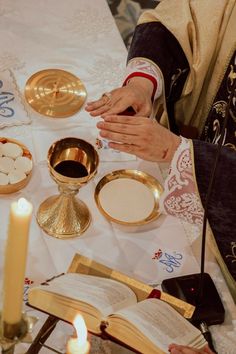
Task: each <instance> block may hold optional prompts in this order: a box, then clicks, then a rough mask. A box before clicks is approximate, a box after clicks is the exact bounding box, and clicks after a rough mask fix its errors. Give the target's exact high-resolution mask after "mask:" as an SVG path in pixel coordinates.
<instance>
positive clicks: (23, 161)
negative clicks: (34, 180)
mask: <svg viewBox="0 0 236 354" xmlns="http://www.w3.org/2000/svg"><path fill="white" fill-rule="evenodd" d="M14 167H15V169H17V170H18V171H21V172H24V173H26V174H28V173H30V171H31V170H32V160H31V159H29V158H28V157H26V156H19V157H17V158H16V160H15V162H14Z"/></svg>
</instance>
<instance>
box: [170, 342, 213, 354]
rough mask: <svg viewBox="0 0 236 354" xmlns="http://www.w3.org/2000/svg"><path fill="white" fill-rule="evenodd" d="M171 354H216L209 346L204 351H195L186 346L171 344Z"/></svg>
mask: <svg viewBox="0 0 236 354" xmlns="http://www.w3.org/2000/svg"><path fill="white" fill-rule="evenodd" d="M169 352H170V353H171V354H214V353H213V351H211V349H210V348H209V347H208V345H207V346H205V347H204V348H202V349H193V348H190V347H186V346H184V345H177V344H171V345H170V346H169Z"/></svg>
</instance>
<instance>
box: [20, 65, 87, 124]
mask: <svg viewBox="0 0 236 354" xmlns="http://www.w3.org/2000/svg"><path fill="white" fill-rule="evenodd" d="M25 98H26V100H27V102H28V103H29V105H30V106H31V107H32V108H33V109H34V110H35V111H37V112H38V113H40V114H43V115H46V116H49V117H52V118H65V117H69V116H72V115H73V114H75V113H77V112H78V111H79V110H80V108H81V107H82V105H83V104H84V102H85V99H86V89H85V87H84V85H83V83H82V82H81V80H80V79H79V78H78V77H76V76H75V75H73V74H71V73H70V72H68V71H64V70H60V69H47V70H42V71H38V72H37V73H35V74H34V75H32V76H31V77H30V78H29V79H28V81H27V82H26V86H25Z"/></svg>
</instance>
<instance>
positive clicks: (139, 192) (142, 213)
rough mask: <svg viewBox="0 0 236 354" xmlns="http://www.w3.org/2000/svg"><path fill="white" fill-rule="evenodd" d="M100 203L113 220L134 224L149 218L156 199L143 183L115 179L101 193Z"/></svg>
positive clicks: (126, 179) (127, 179)
mask: <svg viewBox="0 0 236 354" xmlns="http://www.w3.org/2000/svg"><path fill="white" fill-rule="evenodd" d="M99 198H100V203H101V206H102V208H103V210H105V212H106V213H107V214H109V215H110V216H111V217H112V218H114V219H116V220H119V221H123V222H127V223H132V222H133V223H134V222H139V221H141V220H144V219H145V218H146V217H148V216H149V215H150V214H151V212H152V210H153V207H154V203H155V201H154V197H153V194H152V192H151V191H150V189H149V188H148V187H147V186H145V185H144V184H143V183H141V182H139V181H136V180H134V179H129V178H120V179H115V180H113V181H110V182H109V183H107V184H106V185H105V186H104V187H103V188H102V189H101V191H100V195H99Z"/></svg>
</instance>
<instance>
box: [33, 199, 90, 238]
mask: <svg viewBox="0 0 236 354" xmlns="http://www.w3.org/2000/svg"><path fill="white" fill-rule="evenodd" d="M37 221H38V224H39V226H40V227H41V228H42V229H43V230H44V231H45V232H46V233H47V234H48V235H50V236H53V237H56V238H60V239H67V238H72V237H77V236H79V235H81V234H82V233H83V232H84V231H85V230H86V229H87V228H88V226H89V225H90V222H91V215H90V212H89V210H88V207H87V206H86V204H85V203H84V202H82V201H81V200H79V199H78V198H76V197H75V196H74V195H65V194H61V195H54V196H51V197H49V198H48V199H46V200H45V201H44V202H43V203H42V204H41V205H40V207H39V209H38V213H37Z"/></svg>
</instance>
